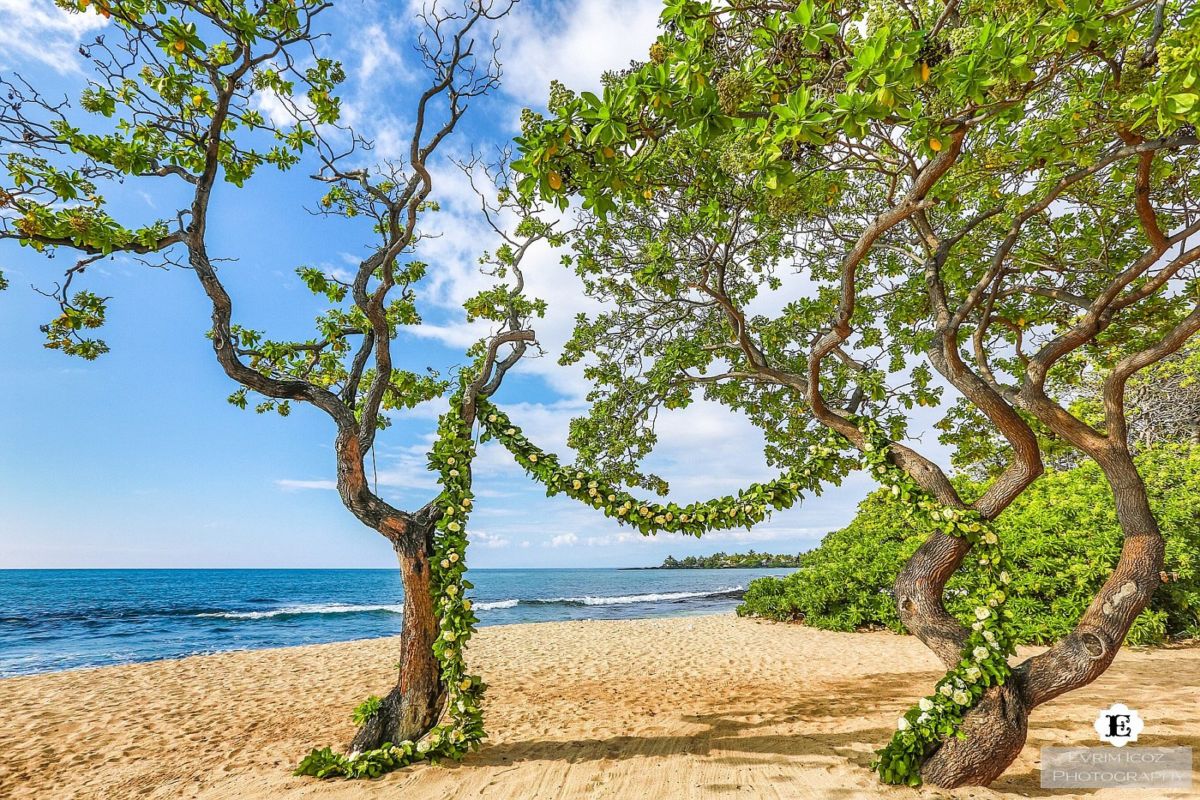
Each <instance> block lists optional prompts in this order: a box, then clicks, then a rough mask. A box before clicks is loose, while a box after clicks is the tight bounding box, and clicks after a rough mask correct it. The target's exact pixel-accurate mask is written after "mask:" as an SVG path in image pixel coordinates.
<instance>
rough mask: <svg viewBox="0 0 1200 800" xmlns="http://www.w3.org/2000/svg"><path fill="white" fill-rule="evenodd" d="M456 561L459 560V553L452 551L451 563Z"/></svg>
mask: <svg viewBox="0 0 1200 800" xmlns="http://www.w3.org/2000/svg"><path fill="white" fill-rule="evenodd" d="M456 561H458V553H451V554H450V563H451V564H453V563H454V562H456Z"/></svg>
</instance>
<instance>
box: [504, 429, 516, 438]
mask: <svg viewBox="0 0 1200 800" xmlns="http://www.w3.org/2000/svg"><path fill="white" fill-rule="evenodd" d="M514 433H516V431H515V430H513V429H512V428H505V429H504V435H505V436H512V435H513V434H514Z"/></svg>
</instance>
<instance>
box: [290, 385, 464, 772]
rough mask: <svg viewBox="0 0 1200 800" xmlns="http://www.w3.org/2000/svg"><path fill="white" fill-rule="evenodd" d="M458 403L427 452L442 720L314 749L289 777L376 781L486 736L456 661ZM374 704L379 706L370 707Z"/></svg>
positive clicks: (460, 513) (460, 512)
mask: <svg viewBox="0 0 1200 800" xmlns="http://www.w3.org/2000/svg"><path fill="white" fill-rule="evenodd" d="M461 401H462V398H461V397H459V396H455V397H454V398H453V399H452V401H451V408H452V409H453V410H452V411H450V412H449V413H447V414H444V415H442V417H441V419H440V421H439V422H438V438H437V441H436V442H435V443H434V446H433V450H432V452H430V454H429V468H430V469H431V470H436V471H437V472H438V473H439V478H438V482H439V483H440V484H441V485H442V492H441V494H440V495H438V498H437V500H436V501H435V502H436V503H437V505H438V508H439V510H440V511H441V514H440V519H438V521H437V523H436V528H435V531H434V536H433V557H432V559H431V570H430V572H431V577H432V579H433V581H432V583H433V585H432V593H433V597H434V611H435V613H436V615H437V620H438V629H439V631H440V633H439V635H438V638H437V639H436V640H435V641H434V643H433V653H434V656H435V657H436V658H437V660H438V666H439V672H440V676H441V680H442V684H443V685H444V686H445V687H446V693H447V708H446V712H447V713H446V719H445V721H444V722H442V723H440V724H438V725H436V726H435V727H433V728H432V729H431V730H430V731H429V732H428V733H427V734H426V735H425V736H424V737H422V738H421V739H420V740H419V741H415V742H414V741H411V740H405V741H402V742H397V743H392V742H386V743H384V744H383V745H382V746H380V747H378V748H376V749H374V750H367V751H365V752H361V753H349V754H346V755H343V754H341V753H335V752H334V751H333V750H332V749H331V748H328V747H326V748H324V749H320V750H317V749H314V750H313V751H312V752H311V753H309V754H308V755H307V756H306V757H305V758H304V760H303V761H301V762H300V765H299V766H298V767H297V768H296V771H295V774H296V775H311V776H314V777H317V778H333V777H346V778H376V777H378V776H380V775H382V774H383V773H385V772H390V771H392V770H395V769H400V768H402V767H406V766H408V765H409V764H412V763H414V762H417V761H423V760H427V761H437V760H438V759H441V758H449V759H452V760H454V761H457V760H459V759H461V758H462V757H463V756H465V755H466V754H467V753H468V752H469V751H470V750H472V749H475V748H477V747H479V744H480V742H482V741H483V739H484V738H485V737H486V735H487V734H486V733H485V732H484V729H483V711H482V709H481V703H482V700H483V693H484V689H485V688H486V685H485V684H484V683H483V681H482V680H480V678H479V676H478V675H471V674H468V672H467V665H466V661H465V660H464V658H463V648H464V647H465V646H466V644H467V641H468V640H470V638H471V635H472V634H473V633H474V632H475V624H476V623H477V622H479V620H478V619H477V618H476V617H475V614H474V612H473V611H472V608H471V600H470V599H469V598H467V597H466V590H468V589H472V588H474V587H473V586H472V584H471V582H470V581H468V580H466V578H465V577H464V573H465V572H466V569H467V565H466V549H467V535H466V526H467V517H468V516H469V515H470V513H471V505H472V502H473V500H474V495H473V494H472V493H471V469H470V465H471V460H472V458H474V456H475V443H474V442H473V441H472V439H471V429H470V427H469V426H468V425H467V424H466V423H465V422H464V421H463V419H462V416H461V414H459V413H458V408H459V407H460V406H461V404H462V402H461ZM374 709H375V710H376V711H377V710H378V705H377V704H375V706H374ZM368 711H370V709H368Z"/></svg>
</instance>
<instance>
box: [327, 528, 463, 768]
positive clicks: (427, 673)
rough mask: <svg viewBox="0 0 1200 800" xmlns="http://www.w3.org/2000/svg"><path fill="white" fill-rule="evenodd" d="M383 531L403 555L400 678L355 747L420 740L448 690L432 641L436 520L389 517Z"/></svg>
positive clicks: (435, 632)
mask: <svg viewBox="0 0 1200 800" xmlns="http://www.w3.org/2000/svg"><path fill="white" fill-rule="evenodd" d="M384 527H385V530H382V531H381V532H382V533H383V534H384V535H385V536H387V537H388V538H389V539H391V541H392V543H393V545H394V547H395V549H396V555H397V556H398V557H399V559H400V575H401V578H402V579H403V582H404V627H403V630H402V632H401V634H400V662H399V667H398V669H399V673H400V676H399V680H398V681H397V683H396V686H395V687H394V688H393V689H392V690H391V692H389V693H388V695H387V697H385V698H384V699H383V702H382V703H381V704H380V707H379V711H378V712H377V713H376V714H375V715H374V716H372V717H371V718H370V719H369V720H367V722H366V724H364V725H363V726H362V727H361V728H359V730H358V733H357V734H355V736H354V740H353V741H352V742H351V743H350V747H349V749H350V750H351V751H359V752H361V751H365V750H373V749H375V748H377V747H379V746H380V745H382V744H384V743H385V742H393V743H396V742H402V741H404V740H406V739H409V740H412V741H416V740H417V739H420V738H421V737H422V736H424V735H425V733H426V732H427V731H428V730H429V729H430V728H432V727H433V726H434V725H435V724H437V721H438V718H439V717H441V714H442V706H443V705H444V703H445V699H446V692H445V687H444V686H443V685H442V681H441V674H440V670H439V668H438V662H437V659H436V658H435V657H434V655H433V642H434V640H435V639H436V638H437V635H438V627H437V617H436V615H435V614H434V606H433V597H432V595H431V594H430V589H431V575H430V571H429V559H430V554H431V553H432V552H433V524H432V522H430V521H428V520H424V519H421V520H419V519H416V518H409V519H406V520H404V521H395V522H391V523H390V524H388V525H385V526H384Z"/></svg>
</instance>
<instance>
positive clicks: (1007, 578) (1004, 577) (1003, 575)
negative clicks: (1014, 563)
mask: <svg viewBox="0 0 1200 800" xmlns="http://www.w3.org/2000/svg"><path fill="white" fill-rule="evenodd" d="M1011 580H1012V577H1011V576H1010V575H1009V574H1008V570H1004V571H1003V572H1001V573H1000V582H1001V583H1008V582H1009V581H1011Z"/></svg>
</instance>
